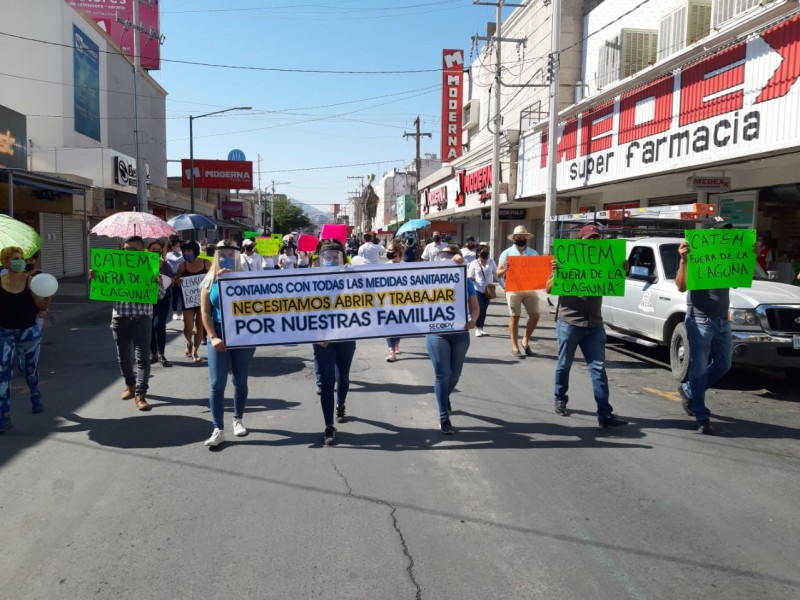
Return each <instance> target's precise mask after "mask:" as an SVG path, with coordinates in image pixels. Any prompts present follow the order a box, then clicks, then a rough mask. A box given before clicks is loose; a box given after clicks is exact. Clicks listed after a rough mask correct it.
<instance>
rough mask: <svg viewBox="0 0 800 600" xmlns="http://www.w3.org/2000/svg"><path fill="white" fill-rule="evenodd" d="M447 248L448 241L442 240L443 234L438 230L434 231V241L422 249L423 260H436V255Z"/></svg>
mask: <svg viewBox="0 0 800 600" xmlns="http://www.w3.org/2000/svg"><path fill="white" fill-rule="evenodd" d="M445 248H447V242H445V241H443V240H442V236H441V234H440V233H439V232H438V231H434V232H433V241H432V242H431V243H430V244H428V245H426V246H425V249H424V250H423V251H422V260H436V255H437V254H439V252H441V251H442V250H444V249H445Z"/></svg>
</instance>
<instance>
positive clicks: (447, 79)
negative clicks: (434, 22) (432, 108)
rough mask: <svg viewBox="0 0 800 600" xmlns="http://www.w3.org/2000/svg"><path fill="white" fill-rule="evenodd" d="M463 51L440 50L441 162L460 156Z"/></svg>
mask: <svg viewBox="0 0 800 600" xmlns="http://www.w3.org/2000/svg"><path fill="white" fill-rule="evenodd" d="M463 89H464V51H463V50H442V162H445V163H448V162H450V161H452V160H455V159H456V158H458V157H459V156H461V151H462V148H461V110H462V99H463V94H464V92H463Z"/></svg>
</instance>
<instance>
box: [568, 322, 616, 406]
mask: <svg viewBox="0 0 800 600" xmlns="http://www.w3.org/2000/svg"><path fill="white" fill-rule="evenodd" d="M556 340H557V341H558V363H556V388H555V401H556V402H565V403H566V402H569V396H568V395H567V391H568V390H569V371H570V369H571V368H572V361H573V360H575V350H576V349H577V348H578V347H580V349H581V352H582V353H583V358H584V360H585V361H586V364H587V365H588V366H589V374H590V375H591V377H592V390H593V391H594V401H595V403H597V416H598V418H601V419H602V418H603V417H607V416H609V415H610V414H611V413H612V412H614V408H613V407H612V406H611V404H609V403H608V376H607V375H606V330H605V328H604V327H603V326H602V325H598V326H596V327H579V326H577V325H570V324H569V323H565V322H564V321H557V322H556Z"/></svg>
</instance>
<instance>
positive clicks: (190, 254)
mask: <svg viewBox="0 0 800 600" xmlns="http://www.w3.org/2000/svg"><path fill="white" fill-rule="evenodd" d="M183 258H184V260H186V261H188V262H192V261H193V260H194V252H184V253H183Z"/></svg>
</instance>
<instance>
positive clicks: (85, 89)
mask: <svg viewBox="0 0 800 600" xmlns="http://www.w3.org/2000/svg"><path fill="white" fill-rule="evenodd" d="M72 39H73V49H72V70H73V77H74V82H75V86H74V89H73V103H74V112H73V115H74V118H75V131H77V132H78V133H82V134H83V135H85V136H88V137H90V138H92V139H94V140H97V141H98V142H99V141H100V46H98V45H97V44H96V43H95V42H94V41H93V40H92V39H91V38H90V37H89V36H88V35H86V33H84V32H83V31H81V30H80V29H78V27H77V26H75V25H73V26H72Z"/></svg>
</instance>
